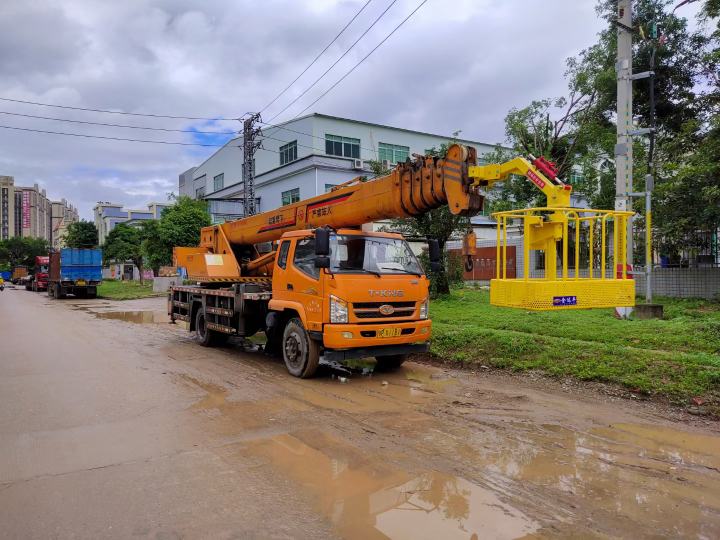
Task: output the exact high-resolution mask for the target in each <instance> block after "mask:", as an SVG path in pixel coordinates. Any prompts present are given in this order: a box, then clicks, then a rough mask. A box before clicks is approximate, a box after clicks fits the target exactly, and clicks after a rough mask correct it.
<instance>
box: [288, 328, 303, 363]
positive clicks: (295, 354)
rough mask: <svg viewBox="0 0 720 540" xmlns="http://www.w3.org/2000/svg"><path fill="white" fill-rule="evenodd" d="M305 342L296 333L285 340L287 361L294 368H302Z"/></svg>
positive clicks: (291, 333)
mask: <svg viewBox="0 0 720 540" xmlns="http://www.w3.org/2000/svg"><path fill="white" fill-rule="evenodd" d="M302 344H303V341H302V337H300V334H299V333H298V332H296V331H292V332H290V333H289V334H288V335H287V337H286V338H285V347H284V349H285V361H286V362H287V363H288V364H289V365H291V366H293V367H302V363H303V345H302Z"/></svg>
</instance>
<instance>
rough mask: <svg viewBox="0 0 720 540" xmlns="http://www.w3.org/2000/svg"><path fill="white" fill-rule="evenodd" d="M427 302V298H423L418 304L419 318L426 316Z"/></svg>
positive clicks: (425, 317)
mask: <svg viewBox="0 0 720 540" xmlns="http://www.w3.org/2000/svg"><path fill="white" fill-rule="evenodd" d="M428 303H429V300H428V299H427V298H426V299H425V300H423V303H422V304H420V318H421V319H427V318H428Z"/></svg>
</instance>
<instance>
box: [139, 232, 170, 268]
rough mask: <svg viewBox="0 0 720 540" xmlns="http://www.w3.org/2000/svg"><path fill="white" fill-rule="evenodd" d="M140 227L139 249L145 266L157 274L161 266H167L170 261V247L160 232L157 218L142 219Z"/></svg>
mask: <svg viewBox="0 0 720 540" xmlns="http://www.w3.org/2000/svg"><path fill="white" fill-rule="evenodd" d="M141 229H142V237H143V238H142V241H141V243H140V250H141V252H142V254H143V257H144V258H145V263H146V264H147V266H149V267H150V268H152V270H153V272H154V273H155V275H157V274H158V271H159V270H160V267H161V266H168V265H170V264H171V263H172V247H171V246H169V245H168V243H167V242H166V241H165V240H164V239H163V237H162V235H161V234H160V222H159V221H158V220H155V219H152V220H148V221H143V222H142V225H141Z"/></svg>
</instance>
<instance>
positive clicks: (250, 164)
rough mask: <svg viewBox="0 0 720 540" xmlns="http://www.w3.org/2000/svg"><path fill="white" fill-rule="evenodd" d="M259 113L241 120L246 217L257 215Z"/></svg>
mask: <svg viewBox="0 0 720 540" xmlns="http://www.w3.org/2000/svg"><path fill="white" fill-rule="evenodd" d="M260 121H261V120H260V113H253V114H250V116H248V117H247V118H245V119H244V120H243V169H242V172H243V210H244V211H245V215H246V216H252V215H254V214H256V213H257V207H256V204H255V152H256V151H257V149H258V148H260V146H261V145H262V140H257V139H258V138H259V137H261V136H262V131H261V130H260V128H259V127H255V124H256V123H257V122H260Z"/></svg>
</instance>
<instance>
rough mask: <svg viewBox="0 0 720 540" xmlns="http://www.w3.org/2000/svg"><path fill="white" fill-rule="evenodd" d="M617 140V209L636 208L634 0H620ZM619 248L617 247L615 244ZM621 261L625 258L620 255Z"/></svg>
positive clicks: (630, 249)
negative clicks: (632, 196) (633, 95)
mask: <svg viewBox="0 0 720 540" xmlns="http://www.w3.org/2000/svg"><path fill="white" fill-rule="evenodd" d="M615 70H616V71H617V144H616V145H615V210H623V211H629V210H632V199H631V198H630V196H629V192H631V191H632V190H633V154H632V136H631V132H632V130H633V112H632V108H633V103H632V79H633V77H632V0H618V18H617V64H616V65H615ZM614 249H616V248H614ZM618 255H620V256H621V257H622V256H623V255H624V262H625V263H626V264H632V262H633V256H632V255H633V237H632V220H628V237H627V253H624V254H620V253H618ZM615 263H616V266H617V264H622V263H623V261H622V260H618V259H616V261H615Z"/></svg>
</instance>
